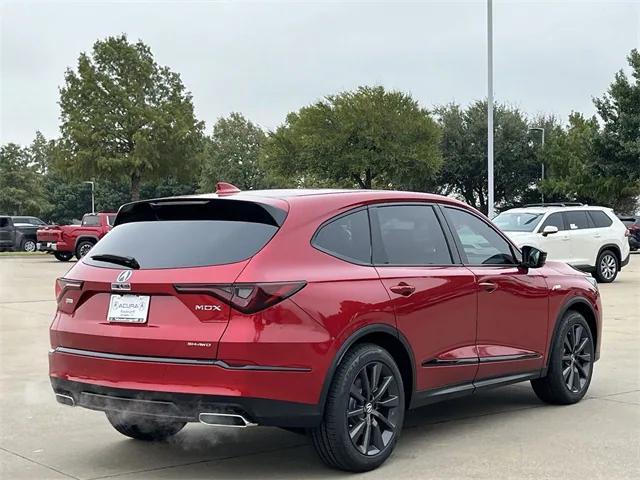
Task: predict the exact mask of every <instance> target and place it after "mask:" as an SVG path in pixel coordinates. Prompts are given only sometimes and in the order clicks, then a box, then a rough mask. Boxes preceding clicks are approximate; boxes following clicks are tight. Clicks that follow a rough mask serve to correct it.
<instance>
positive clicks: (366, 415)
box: [309, 343, 405, 472]
mask: <svg viewBox="0 0 640 480" xmlns="http://www.w3.org/2000/svg"><path fill="white" fill-rule="evenodd" d="M403 381H404V379H403V377H402V374H401V373H400V370H399V369H398V365H397V364H396V361H395V359H394V358H393V357H392V356H391V355H390V354H389V352H388V351H387V350H385V349H384V348H382V347H381V346H379V345H375V344H372V343H362V344H359V345H355V346H353V347H352V348H351V349H349V351H348V352H347V353H346V354H345V355H344V357H343V358H342V360H341V361H340V364H339V365H338V368H337V370H336V372H335V373H334V375H333V378H332V381H331V385H330V388H329V392H328V394H327V400H326V403H325V409H324V415H323V418H322V421H321V422H320V425H318V426H317V427H314V428H311V429H310V430H309V433H310V434H311V441H312V442H313V446H314V447H315V449H316V451H317V452H318V455H319V456H320V458H321V459H322V461H323V462H325V463H326V464H327V465H329V466H330V467H333V468H339V469H341V470H346V471H349V472H366V471H368V470H372V469H374V468H377V467H379V466H380V465H382V464H383V463H384V462H385V461H386V460H387V459H388V458H389V456H390V455H391V453H392V452H393V449H394V448H395V445H396V443H397V441H398V438H399V437H400V433H401V430H402V424H403V420H404V409H405V390H404V388H405V387H404V384H403Z"/></svg>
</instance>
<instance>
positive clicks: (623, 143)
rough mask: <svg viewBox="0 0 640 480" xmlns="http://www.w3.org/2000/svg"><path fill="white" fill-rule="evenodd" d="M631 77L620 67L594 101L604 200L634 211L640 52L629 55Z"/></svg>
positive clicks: (639, 183) (639, 181)
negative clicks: (601, 94) (597, 119)
mask: <svg viewBox="0 0 640 480" xmlns="http://www.w3.org/2000/svg"><path fill="white" fill-rule="evenodd" d="M627 61H628V62H629V66H630V67H631V77H632V78H629V77H627V75H625V73H624V72H623V71H622V70H620V71H619V72H618V73H616V75H615V78H614V80H613V82H612V83H611V85H610V87H609V90H608V91H607V93H605V94H604V95H603V96H602V97H601V98H596V99H595V100H594V104H595V106H596V109H597V111H598V115H599V116H600V118H601V119H602V123H603V128H602V131H601V132H600V135H598V136H597V137H596V140H595V147H596V151H597V154H598V157H599V161H598V163H597V165H596V166H595V168H594V171H595V173H596V174H597V175H598V176H600V177H603V179H604V181H603V184H602V185H601V186H600V188H599V192H600V194H601V195H602V198H603V200H605V199H606V201H608V204H609V205H611V206H612V207H614V208H616V209H618V210H620V211H628V212H631V211H632V210H633V209H634V207H636V206H637V203H636V202H637V197H638V195H640V52H638V50H637V49H633V50H631V53H630V54H629V56H628V57H627Z"/></svg>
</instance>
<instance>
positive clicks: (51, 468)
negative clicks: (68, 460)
mask: <svg viewBox="0 0 640 480" xmlns="http://www.w3.org/2000/svg"><path fill="white" fill-rule="evenodd" d="M0 450H2V451H3V452H6V453H8V454H10V455H15V456H16V457H19V458H21V459H23V460H26V461H27V462H29V463H33V464H35V465H39V466H41V467H43V468H46V469H48V470H51V471H52V472H56V473H59V474H60V475H63V476H65V477H67V478H73V479H74V480H80V479H79V478H78V477H76V476H74V475H71V474H69V473H65V472H63V471H62V470H58V469H57V468H54V467H51V466H49V465H47V464H44V463H41V462H39V461H37V460H34V459H32V458H29V457H25V456H24V455H20V454H19V453H17V452H14V451H12V450H9V449H8V448H5V447H0Z"/></svg>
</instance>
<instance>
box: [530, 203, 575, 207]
mask: <svg viewBox="0 0 640 480" xmlns="http://www.w3.org/2000/svg"><path fill="white" fill-rule="evenodd" d="M582 206H584V203H580V202H550V203H528V204H526V205H525V207H582Z"/></svg>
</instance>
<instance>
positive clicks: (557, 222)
mask: <svg viewBox="0 0 640 480" xmlns="http://www.w3.org/2000/svg"><path fill="white" fill-rule="evenodd" d="M549 225H551V226H552V227H557V228H558V230H564V220H563V218H562V213H552V214H551V215H549V216H548V217H547V219H546V220H545V221H544V222H543V223H542V225H541V226H540V230H538V231H539V232H542V231H543V230H544V227H547V226H549Z"/></svg>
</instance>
